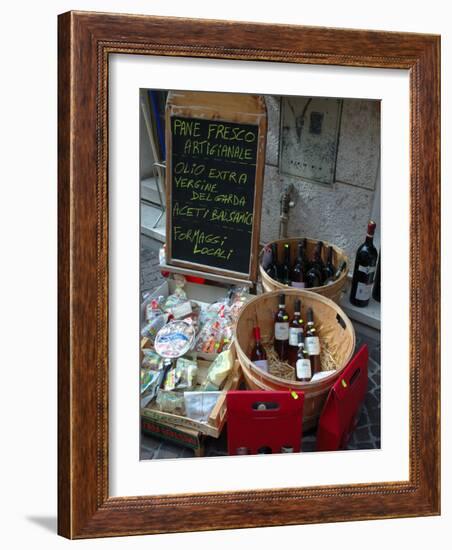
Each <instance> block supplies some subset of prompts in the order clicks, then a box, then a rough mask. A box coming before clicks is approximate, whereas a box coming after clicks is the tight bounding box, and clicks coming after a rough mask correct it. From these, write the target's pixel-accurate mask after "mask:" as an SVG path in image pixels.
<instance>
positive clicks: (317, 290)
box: [258, 237, 350, 294]
mask: <svg viewBox="0 0 452 550" xmlns="http://www.w3.org/2000/svg"><path fill="white" fill-rule="evenodd" d="M301 239H306V240H307V241H311V242H313V243H316V242H318V241H319V240H320V239H312V238H310V237H287V238H284V239H274V240H272V241H269V242H268V243H265V244H264V246H263V247H262V250H261V251H260V252H259V256H258V260H259V261H258V263H259V273H260V275H261V277H262V279H268V281H270V282H271V284H273V285H275V286H277V288H281V289H283V288H292V287H290V286H289V285H285V284H283V283H280V282H279V281H275V279H273V278H272V277H270V275H268V274H267V273H266V271H265V270H264V268H263V267H262V254H263V252H264V247H266V246H269V245H271V244H274V243H281V242H293V241H300V240H301ZM322 242H323V244H324V245H327V246H332V247H333V248H334V249H335V250H336V251H339V252H340V254H341V255H342V257H343V259H344V260H345V262H346V266H345V269H344V271H343V272H342V273H341V275H340V277H339V279H337V281H334V283H332V284H331V285H328V287H325V286H314V287H312V288H310V289H309V292H315V293H316V294H321V293H322V291H325V289H326V288H329V289H331V290H333V289H335V288H336V287H339V286H341V285H343V284H344V279H345V278H346V277H347V276H348V273H349V271H350V261H349V258H348V255H347V254H346V253H345V251H344V249H342V248H341V247H340V246H337V245H335V244H333V243H330V242H329V241H324V240H322ZM339 283H341V285H340V284H339ZM278 285H279V286H278ZM267 292H268V291H267Z"/></svg>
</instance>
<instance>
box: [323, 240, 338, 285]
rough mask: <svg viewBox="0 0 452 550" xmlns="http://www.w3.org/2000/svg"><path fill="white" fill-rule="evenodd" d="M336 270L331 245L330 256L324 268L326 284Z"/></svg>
mask: <svg viewBox="0 0 452 550" xmlns="http://www.w3.org/2000/svg"><path fill="white" fill-rule="evenodd" d="M335 271H336V269H335V268H334V265H333V247H332V246H330V247H329V248H328V258H327V261H326V264H325V265H324V267H323V270H322V279H323V284H324V285H326V284H327V281H328V280H330V279H332V278H333V277H334V273H335Z"/></svg>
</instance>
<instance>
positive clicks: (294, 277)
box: [290, 241, 306, 349]
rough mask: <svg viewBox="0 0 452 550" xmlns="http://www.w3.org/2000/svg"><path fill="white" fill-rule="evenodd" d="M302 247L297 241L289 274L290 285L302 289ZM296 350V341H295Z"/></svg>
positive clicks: (303, 262)
mask: <svg viewBox="0 0 452 550" xmlns="http://www.w3.org/2000/svg"><path fill="white" fill-rule="evenodd" d="M304 252H305V250H304V246H303V241H298V254H297V259H296V260H295V263H294V266H293V268H292V273H291V277H290V278H291V283H292V286H294V287H296V288H304V287H305V286H306V282H305V258H304ZM297 349H298V341H297Z"/></svg>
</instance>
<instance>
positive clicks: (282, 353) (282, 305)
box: [274, 294, 289, 361]
mask: <svg viewBox="0 0 452 550" xmlns="http://www.w3.org/2000/svg"><path fill="white" fill-rule="evenodd" d="M274 347H275V351H276V353H277V355H278V357H279V359H280V360H281V361H287V355H288V352H289V316H288V315H287V311H286V297H285V295H284V294H280V295H279V305H278V311H277V313H276V315H275V338H274Z"/></svg>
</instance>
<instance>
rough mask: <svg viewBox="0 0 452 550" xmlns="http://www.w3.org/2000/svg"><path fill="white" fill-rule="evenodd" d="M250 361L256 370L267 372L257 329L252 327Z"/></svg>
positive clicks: (264, 354)
mask: <svg viewBox="0 0 452 550" xmlns="http://www.w3.org/2000/svg"><path fill="white" fill-rule="evenodd" d="M250 359H251V361H252V362H253V363H254V365H255V366H256V367H257V368H258V369H260V370H263V371H264V372H268V363H267V354H266V353H265V349H264V347H263V346H262V342H261V330H260V328H259V327H254V347H253V350H252V351H251V357H250Z"/></svg>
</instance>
